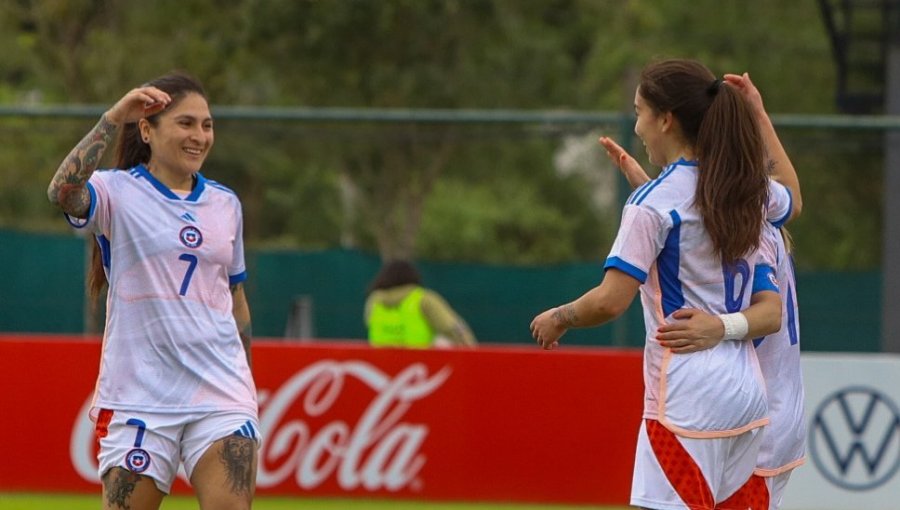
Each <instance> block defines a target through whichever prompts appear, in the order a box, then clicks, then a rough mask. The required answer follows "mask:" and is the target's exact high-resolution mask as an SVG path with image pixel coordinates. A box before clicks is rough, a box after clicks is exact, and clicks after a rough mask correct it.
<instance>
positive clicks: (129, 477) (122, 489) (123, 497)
mask: <svg viewBox="0 0 900 510" xmlns="http://www.w3.org/2000/svg"><path fill="white" fill-rule="evenodd" d="M140 480H141V475H139V474H136V473H132V472H131V471H128V470H127V469H122V468H113V469H111V470H110V471H109V472H108V473H107V474H106V476H104V477H103V488H104V489H106V501H107V503H109V504H110V506H113V505H114V506H115V507H116V508H121V509H122V510H129V509H130V508H131V495H132V493H134V488H135V486H136V485H137V483H138V482H139V481H140Z"/></svg>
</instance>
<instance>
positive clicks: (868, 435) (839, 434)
mask: <svg viewBox="0 0 900 510" xmlns="http://www.w3.org/2000/svg"><path fill="white" fill-rule="evenodd" d="M809 450H810V455H811V457H812V460H813V463H814V464H815V466H816V468H817V469H818V470H819V472H820V473H822V475H823V476H824V477H825V478H827V479H828V480H829V481H830V482H831V483H833V484H835V485H837V486H839V487H842V488H844V489H848V490H853V491H865V490H870V489H874V488H876V487H878V486H880V485H882V484H884V483H885V482H887V481H888V480H890V479H891V478H892V477H893V476H894V474H895V473H896V472H897V470H898V469H900V411H898V408H897V405H896V404H895V403H894V402H893V401H892V400H891V399H890V397H889V396H887V395H885V394H884V393H881V392H880V391H878V390H876V389H873V388H868V387H862V386H853V387H848V388H844V389H842V390H839V391H836V392H834V393H832V394H831V395H829V396H828V397H826V398H825V399H824V400H823V401H822V403H821V404H819V407H818V408H817V409H816V411H815V414H814V415H813V420H812V424H811V426H810V429H809Z"/></svg>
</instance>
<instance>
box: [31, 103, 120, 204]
mask: <svg viewBox="0 0 900 510" xmlns="http://www.w3.org/2000/svg"><path fill="white" fill-rule="evenodd" d="M118 129H119V126H118V125H117V124H114V123H112V122H110V121H109V119H108V118H107V115H106V114H104V115H103V117H101V118H100V122H98V123H97V125H96V126H94V129H92V130H91V131H90V132H89V133H88V134H87V136H85V137H84V138H83V139H82V140H81V141H80V142H78V145H76V146H75V148H74V149H72V151H71V152H69V155H68V156H66V159H64V160H63V162H62V164H60V165H59V168H57V169H56V174H55V175H54V176H53V179H52V180H51V181H50V186H49V187H48V188H47V198H49V199H50V203H52V204H54V205H56V206H57V207H59V208H60V209H62V210H63V212H65V213H66V214H68V215H70V216H73V217H75V218H87V213H88V209H89V208H90V206H91V196H90V194H89V193H88V190H87V188H86V187H85V183H87V181H88V179H89V178H90V177H91V174H92V173H94V170H96V169H97V165H99V164H100V158H101V157H102V156H103V153H104V152H105V151H106V147H107V146H108V145H109V144H110V142H112V140H113V139H115V136H116V132H118Z"/></svg>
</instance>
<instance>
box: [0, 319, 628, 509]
mask: <svg viewBox="0 0 900 510" xmlns="http://www.w3.org/2000/svg"><path fill="white" fill-rule="evenodd" d="M99 356H100V343H99V342H98V341H96V340H84V339H81V338H80V337H57V336H9V335H7V336H0V363H2V369H0V378H2V379H0V381H2V387H3V388H4V392H3V394H2V397H0V398H2V399H3V401H2V403H3V409H4V410H5V412H4V414H5V418H4V419H3V420H0V435H2V437H4V438H7V447H5V448H4V452H3V454H2V455H3V457H2V459H0V491H17V490H38V491H79V492H93V491H99V486H98V484H99V478H98V474H97V472H96V471H97V460H96V449H95V440H94V437H93V425H92V423H91V422H90V420H89V419H88V406H89V405H90V397H91V394H92V391H93V387H94V382H95V379H96V375H97V367H98V365H99ZM253 362H254V367H253V369H254V374H255V377H256V383H257V389H258V391H259V398H260V431H261V435H262V438H263V441H262V444H261V447H260V451H259V453H260V460H259V472H258V477H257V491H258V493H259V494H272V495H274V494H279V495H298V496H299V495H302V496H307V497H309V496H340V497H354V496H364V497H391V498H409V499H433V500H480V501H523V502H560V503H596V504H627V502H628V494H629V490H630V485H631V468H632V464H633V455H634V446H635V441H636V437H637V430H638V427H639V425H640V416H641V406H642V384H643V383H642V378H641V373H642V372H641V357H640V351H632V350H627V351H626V350H600V349H583V348H570V349H566V348H562V349H559V350H556V351H551V352H545V351H541V350H539V349H537V348H536V347H535V348H534V349H528V348H523V347H519V348H506V347H480V348H477V349H471V350H428V351H420V350H397V349H372V348H369V347H368V346H367V345H365V344H362V343H349V342H346V343H330V344H326V343H304V344H296V343H294V344H286V343H283V342H274V341H273V342H257V343H256V344H255V345H254V347H253ZM186 490H188V489H187V484H186V483H184V482H183V481H182V482H178V483H177V484H176V491H181V492H183V491H186Z"/></svg>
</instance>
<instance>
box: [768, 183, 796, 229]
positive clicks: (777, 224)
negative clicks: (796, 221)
mask: <svg viewBox="0 0 900 510" xmlns="http://www.w3.org/2000/svg"><path fill="white" fill-rule="evenodd" d="M785 191H787V195H788V210H787V213H786V214H785V215H784V216H783V217H781V218H780V219H778V220H776V221H770V222H769V223H771V224H772V226H773V227H775V228H781V227H782V226H784V224H785V223H787V220H788V219H790V217H791V212H793V210H794V196H793V195H791V190H790V188H787V187H786V188H785Z"/></svg>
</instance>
